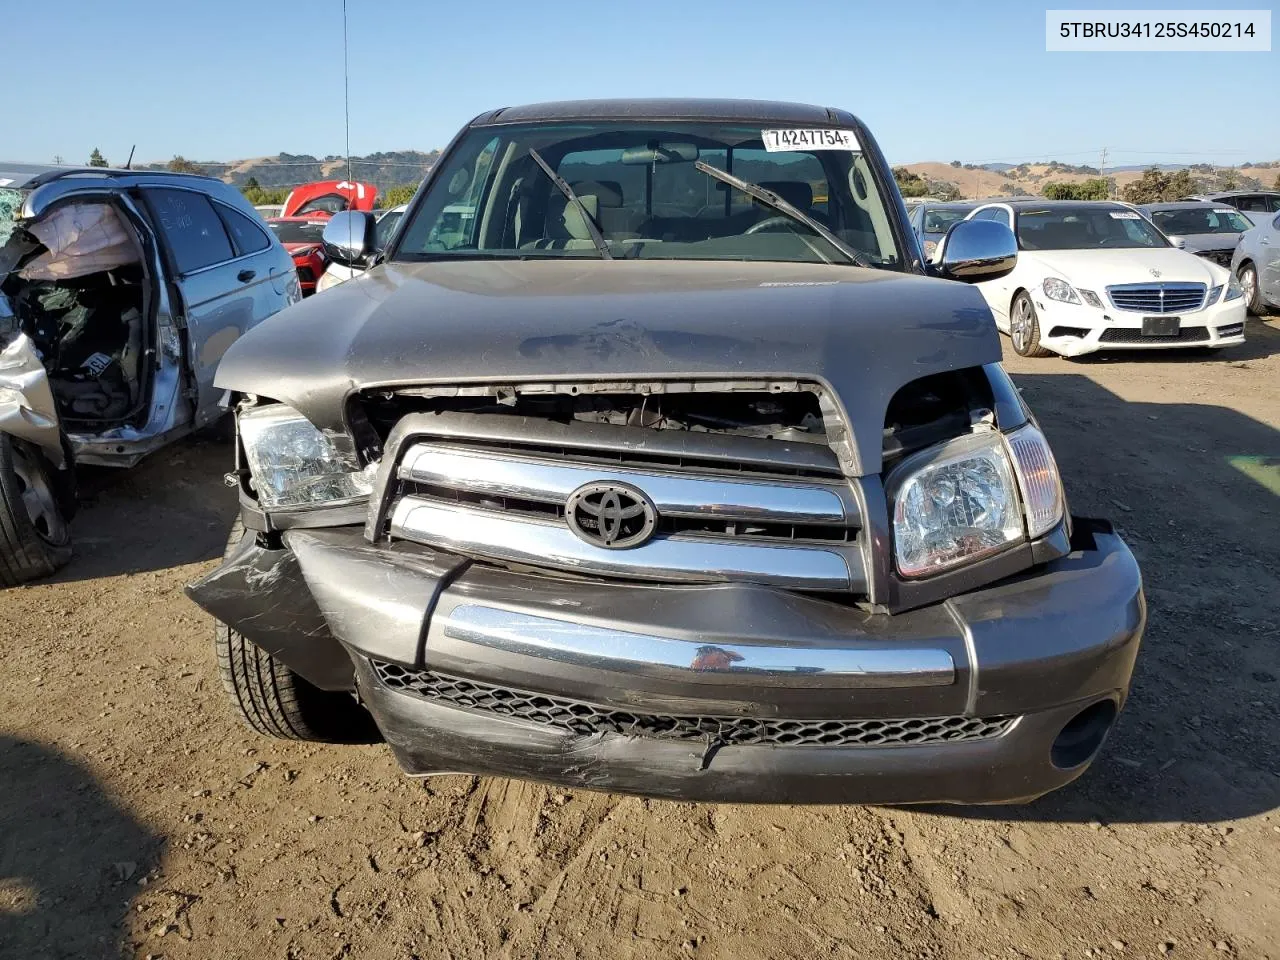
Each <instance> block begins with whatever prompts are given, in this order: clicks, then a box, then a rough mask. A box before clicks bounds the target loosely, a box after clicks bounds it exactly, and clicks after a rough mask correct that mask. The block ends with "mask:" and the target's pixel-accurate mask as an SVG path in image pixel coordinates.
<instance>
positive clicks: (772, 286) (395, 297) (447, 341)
mask: <svg viewBox="0 0 1280 960" xmlns="http://www.w3.org/2000/svg"><path fill="white" fill-rule="evenodd" d="M1183 256H1186V257H1187V259H1188V260H1193V259H1194V258H1193V257H1190V256H1189V255H1186V254H1183ZM999 360H1000V344H999V340H998V337H997V334H996V328H995V325H994V323H993V321H992V318H991V313H990V311H989V310H988V308H987V306H986V304H985V302H984V301H983V299H982V296H981V294H980V293H979V292H978V291H977V290H975V289H974V288H972V287H970V286H967V285H965V284H960V283H954V282H949V281H944V280H936V279H931V278H926V277H922V276H918V275H908V274H902V273H896V272H890V271H883V270H870V269H862V268H858V267H848V266H835V265H831V266H828V265H825V264H790V263H760V262H753V263H743V262H723V261H721V262H715V263H709V262H692V261H626V260H614V261H597V260H560V261H556V260H527V261H519V260H502V261H475V260H472V261H461V262H456V263H449V262H434V263H424V264H406V263H392V264H387V265H383V266H380V267H376V268H374V269H373V270H370V271H368V272H366V273H365V274H363V275H362V276H360V277H358V278H356V279H354V280H351V281H348V282H347V283H344V284H342V285H341V286H338V287H335V288H333V289H332V290H330V291H327V292H326V293H324V294H323V295H321V296H318V297H312V298H310V299H309V300H305V301H303V302H301V303H298V304H295V305H294V306H292V307H289V308H288V309H286V310H284V311H282V312H281V313H279V314H276V315H275V316H274V317H271V318H270V319H268V320H267V321H265V322H264V323H262V324H260V325H259V326H258V327H256V328H255V329H254V330H252V331H250V332H249V333H248V334H246V335H245V336H243V337H241V338H240V339H239V340H237V341H236V342H235V343H234V344H232V346H231V347H230V349H229V350H228V351H227V353H226V354H225V356H224V357H223V359H222V361H221V363H220V364H219V368H218V373H217V379H216V383H217V385H218V386H219V387H222V388H226V389H229V390H233V391H238V392H243V393H254V394H258V395H260V396H265V397H270V398H272V399H275V400H279V401H281V402H283V403H287V404H289V405H290V406H292V407H294V408H295V409H297V410H299V411H301V412H302V413H303V414H304V415H305V416H306V417H307V418H308V419H310V420H311V421H312V422H313V423H314V424H315V425H316V426H317V427H319V428H321V429H322V430H325V431H329V432H332V433H335V434H339V435H341V434H343V433H345V425H344V417H343V414H344V409H345V405H346V399H347V397H348V396H349V395H351V394H352V393H353V392H355V391H358V390H364V389H368V388H371V387H390V386H405V385H410V384H428V383H437V384H462V383H521V382H534V381H543V382H546V381H553V380H561V381H563V380H577V381H582V380H632V379H651V380H672V379H723V378H742V379H763V378H786V379H801V380H813V381H817V382H819V383H822V384H824V385H825V386H827V387H828V388H829V389H830V390H831V392H832V394H833V397H834V399H835V400H836V402H837V403H838V404H839V405H840V406H841V407H842V408H843V410H844V415H845V422H846V424H848V426H849V427H850V430H851V432H852V434H853V440H854V447H855V451H856V452H857V454H858V463H859V465H860V469H861V470H862V471H863V472H874V471H878V470H879V466H880V450H881V443H882V430H883V427H884V414H885V410H886V409H887V407H888V404H889V400H890V399H891V398H892V396H893V394H894V393H895V392H896V391H897V389H898V388H899V387H901V386H902V385H903V384H906V383H908V382H910V381H912V380H915V379H918V378H920V377H923V376H927V375H929V374H932V373H938V372H942V371H945V370H951V369H957V368H965V367H972V366H978V365H982V364H987V363H995V362H998V361H999Z"/></svg>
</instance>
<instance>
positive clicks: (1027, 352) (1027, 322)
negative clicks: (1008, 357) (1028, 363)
mask: <svg viewBox="0 0 1280 960" xmlns="http://www.w3.org/2000/svg"><path fill="white" fill-rule="evenodd" d="M1009 339H1010V340H1012V341H1013V350H1014V352H1015V353H1016V354H1018V356H1020V357H1047V356H1049V354H1050V353H1052V352H1053V351H1051V350H1046V349H1045V348H1044V347H1042V346H1040V317H1039V315H1038V314H1037V313H1036V305H1035V304H1034V303H1032V302H1031V295H1030V294H1029V293H1027V292H1026V291H1025V290H1024V291H1022V292H1021V293H1019V294H1018V295H1017V296H1016V297H1014V298H1013V306H1012V307H1010V309H1009Z"/></svg>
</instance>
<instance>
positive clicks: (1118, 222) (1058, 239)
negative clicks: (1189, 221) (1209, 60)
mask: <svg viewBox="0 0 1280 960" xmlns="http://www.w3.org/2000/svg"><path fill="white" fill-rule="evenodd" d="M1017 233H1018V245H1019V246H1021V247H1022V248H1023V249H1024V250H1101V249H1110V250H1115V249H1124V248H1133V247H1167V246H1169V243H1168V241H1167V240H1165V238H1164V237H1162V236H1161V235H1160V233H1159V231H1157V230H1156V229H1155V228H1154V227H1152V226H1151V224H1149V223H1148V222H1147V221H1146V220H1144V219H1143V217H1142V214H1140V213H1135V212H1134V211H1133V210H1125V209H1122V208H1117V207H1113V206H1108V205H1104V204H1099V205H1097V206H1086V205H1083V204H1082V205H1081V206H1078V207H1065V206H1064V207H1045V208H1041V209H1036V208H1035V207H1029V208H1027V209H1025V210H1020V211H1019V212H1018V230H1017Z"/></svg>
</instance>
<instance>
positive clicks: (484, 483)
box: [399, 444, 856, 525]
mask: <svg viewBox="0 0 1280 960" xmlns="http://www.w3.org/2000/svg"><path fill="white" fill-rule="evenodd" d="M399 476H400V479H402V480H411V481H414V482H417V483H426V484H434V485H437V486H443V487H448V488H450V489H456V490H465V491H468V492H470V493H476V494H481V495H489V496H499V497H504V496H505V497H519V498H521V499H524V500H537V501H543V502H547V503H554V504H559V505H562V504H564V502H565V501H566V500H567V499H568V497H569V494H571V493H573V491H574V490H576V489H577V488H578V487H580V486H582V485H583V484H584V483H590V482H600V481H603V482H610V483H612V482H621V483H629V484H632V485H634V486H636V487H639V488H640V489H641V490H643V491H644V492H645V493H646V494H647V495H648V497H649V499H650V500H652V501H653V504H654V506H656V507H657V508H658V512H659V513H661V514H662V515H663V516H678V517H713V518H715V519H719V520H754V521H758V522H762V523H793V524H798V523H814V524H819V523H820V524H840V525H846V524H850V525H856V523H854V522H851V519H850V518H856V507H854V506H853V500H852V497H851V495H850V496H848V497H847V502H846V498H842V497H841V496H840V494H839V493H837V492H836V489H837V488H838V485H837V484H815V483H787V482H785V481H777V480H770V481H767V482H745V481H738V480H731V479H720V478H713V477H708V478H700V477H690V476H673V475H671V474H668V473H662V472H660V471H657V470H652V471H651V470H637V469H630V468H623V469H610V468H608V467H605V466H600V465H597V464H586V463H583V464H575V463H572V462H560V463H555V462H550V461H547V460H540V459H536V458H532V457H529V458H526V457H520V456H516V455H513V454H510V453H505V452H504V453H501V454H499V453H495V452H494V451H492V450H484V451H482V452H478V453H476V452H471V451H466V450H458V449H450V448H446V447H440V446H435V445H431V444H415V445H414V446H413V447H411V448H410V449H409V451H408V452H407V453H406V454H405V455H404V459H403V461H402V462H401V464H400V470H399ZM844 486H845V487H846V488H847V486H848V485H847V484H845V485H844Z"/></svg>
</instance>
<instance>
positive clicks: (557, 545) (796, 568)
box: [391, 496, 866, 593]
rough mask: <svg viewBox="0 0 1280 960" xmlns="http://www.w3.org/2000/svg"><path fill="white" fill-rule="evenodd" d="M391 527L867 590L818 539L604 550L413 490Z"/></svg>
mask: <svg viewBox="0 0 1280 960" xmlns="http://www.w3.org/2000/svg"><path fill="white" fill-rule="evenodd" d="M391 534H392V536H396V537H401V538H403V539H405V540H413V541H415V542H417V543H424V544H427V545H428V546H434V547H440V548H443V549H446V550H452V551H454V552H457V553H462V554H464V555H474V556H480V557H486V558H491V559H495V560H506V561H508V562H512V563H522V564H528V565H530V566H536V567H544V568H547V567H549V568H552V569H557V570H566V571H578V572H587V573H591V574H595V575H600V576H619V577H631V578H638V579H644V580H653V581H667V582H674V583H709V582H711V583H715V582H722V581H748V582H753V583H763V584H770V585H772V586H778V587H786V588H788V589H792V590H821V591H831V592H841V593H862V592H864V591H865V589H866V581H865V575H864V572H863V570H862V569H861V566H860V565H851V564H850V563H848V562H847V560H846V559H845V557H844V555H842V554H841V553H840V552H837V550H835V549H828V548H826V547H822V546H808V545H805V546H801V545H782V544H779V545H777V546H775V545H773V544H762V543H760V542H759V541H754V542H751V543H738V542H731V541H720V540H715V539H712V538H695V537H686V536H678V537H659V538H657V539H654V540H650V541H649V542H648V543H646V544H644V545H643V546H640V547H635V548H633V549H630V550H607V549H603V548H601V547H593V546H591V545H590V544H588V543H586V542H584V541H582V540H579V539H578V538H577V537H576V536H574V535H573V533H572V532H571V531H570V530H569V528H568V527H567V526H564V525H563V524H557V523H547V522H543V521H540V520H533V519H528V518H524V517H518V516H516V515H513V514H511V513H493V512H490V511H486V510H477V509H474V508H469V507H455V506H452V505H448V504H442V503H438V502H435V501H432V500H427V499H424V498H422V497H415V496H405V497H401V498H400V500H399V501H398V502H397V503H396V505H395V509H394V511H393V512H392V515H391ZM855 549H856V548H855ZM853 555H854V557H855V558H856V557H857V556H858V554H857V553H856V552H855V553H854V554H853Z"/></svg>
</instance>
